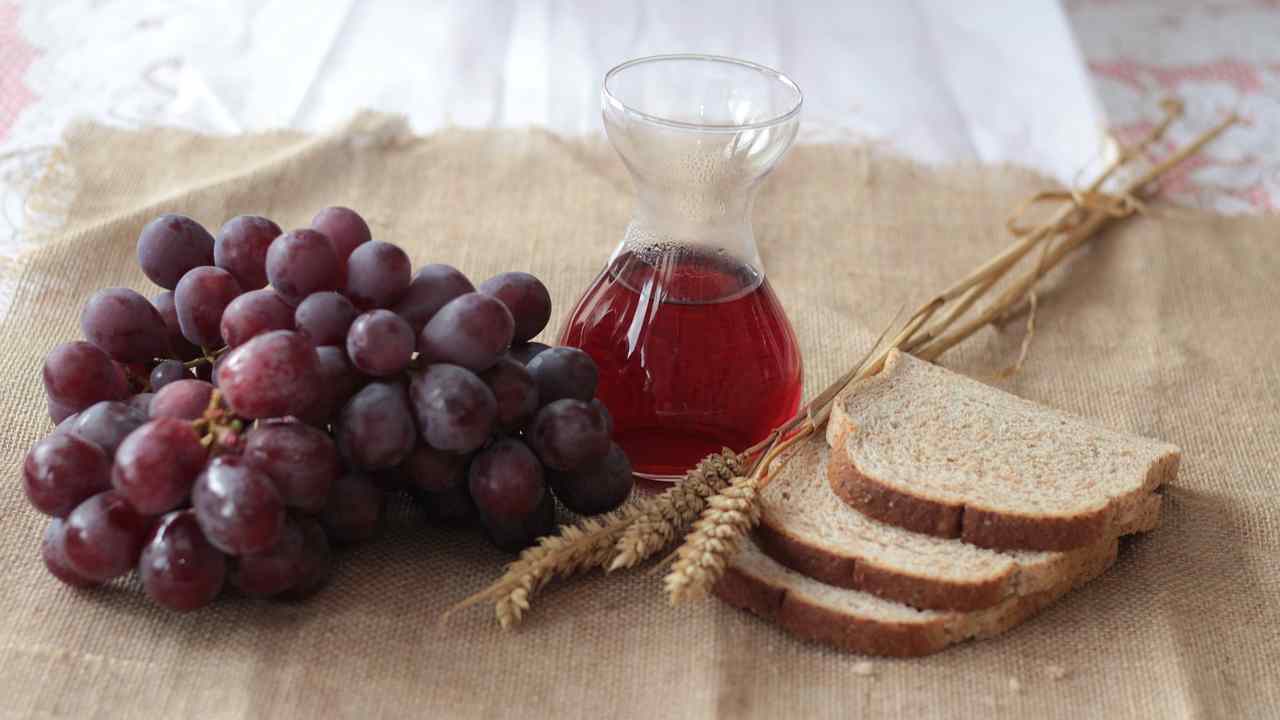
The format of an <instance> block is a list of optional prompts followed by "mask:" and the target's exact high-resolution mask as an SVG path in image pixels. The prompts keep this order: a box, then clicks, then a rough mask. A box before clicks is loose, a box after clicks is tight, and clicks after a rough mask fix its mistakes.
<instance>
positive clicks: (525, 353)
mask: <svg viewBox="0 0 1280 720" xmlns="http://www.w3.org/2000/svg"><path fill="white" fill-rule="evenodd" d="M550 349H551V347H550V346H549V345H543V344H542V343H540V342H527V343H516V344H515V345H512V346H511V349H510V350H508V351H507V354H508V355H510V356H511V358H512V359H514V360H517V361H519V362H521V363H523V364H525V365H528V364H529V361H530V360H532V359H534V358H535V357H536V356H537V355H538V353H540V352H542V351H543V350H550Z"/></svg>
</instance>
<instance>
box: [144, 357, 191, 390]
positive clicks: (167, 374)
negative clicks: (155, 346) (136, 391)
mask: <svg viewBox="0 0 1280 720" xmlns="http://www.w3.org/2000/svg"><path fill="white" fill-rule="evenodd" d="M190 379H192V378H191V371H190V370H187V368H186V366H185V365H183V364H182V361H181V360H164V361H161V362H159V363H156V366H155V367H154V368H151V389H152V390H153V391H155V390H159V389H160V388H162V387H164V386H165V385H168V384H169V383H173V382H177V381H179V380H190Z"/></svg>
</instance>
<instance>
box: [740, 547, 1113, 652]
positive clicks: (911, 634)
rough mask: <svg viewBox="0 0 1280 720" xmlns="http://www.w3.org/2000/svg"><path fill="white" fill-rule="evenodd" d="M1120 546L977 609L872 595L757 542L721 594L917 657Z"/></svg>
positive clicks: (772, 616)
mask: <svg viewBox="0 0 1280 720" xmlns="http://www.w3.org/2000/svg"><path fill="white" fill-rule="evenodd" d="M1115 551H1116V544H1115V543H1110V544H1106V545H1099V546H1096V547H1095V548H1094V551H1093V552H1092V553H1090V554H1089V555H1088V557H1087V558H1085V560H1086V561H1085V562H1083V563H1082V564H1081V565H1080V566H1079V567H1078V569H1077V572H1076V574H1075V575H1073V576H1072V577H1069V578H1063V579H1062V580H1061V581H1060V582H1058V583H1056V584H1054V585H1052V586H1051V587H1048V588H1046V589H1045V590H1043V591H1041V592H1037V593H1033V594H1031V595H1018V596H1014V597H1010V598H1007V599H1005V600H1004V601H1002V602H1000V603H999V604H997V605H995V606H992V607H990V608H986V609H984V610H976V611H972V612H954V611H939V610H917V609H915V608H912V607H909V606H907V605H903V604H901V603H896V602H893V601H890V600H884V599H882V598H879V597H876V596H875V595H872V594H870V593H865V592H862V591H859V590H848V589H845V588H838V587H834V586H832V585H826V584H824V583H821V582H819V581H817V580H814V579H813V578H810V577H806V576H804V575H801V574H800V573H797V572H795V571H793V570H789V569H787V568H786V567H783V566H782V565H781V564H779V563H778V562H776V561H775V560H773V559H772V558H770V557H769V556H768V555H766V554H765V553H764V551H763V550H761V549H760V547H759V546H758V545H757V544H756V543H755V542H754V541H753V540H748V542H747V543H745V547H744V548H743V550H742V551H741V552H739V553H738V555H737V556H736V557H735V558H734V560H733V562H732V563H730V565H729V567H728V568H727V569H726V571H725V574H724V575H723V576H722V577H721V578H720V581H719V582H718V583H716V586H715V594H716V595H717V596H718V597H719V598H720V599H722V600H724V601H725V602H727V603H729V604H730V605H733V606H735V607H739V608H742V609H745V610H748V611H750V612H752V613H754V614H756V615H758V616H760V617H762V618H764V619H766V620H770V621H772V622H775V623H777V624H778V625H780V626H781V627H782V628H783V629H785V630H787V631H789V632H791V633H793V634H795V635H799V636H800V637H803V638H808V639H810V640H817V641H819V642H824V643H827V644H829V645H833V646H835V647H837V648H840V649H842V650H848V651H851V652H857V653H864V654H867V655H886V656H897V657H909V656H918V655H928V654H930V653H935V652H938V651H939V650H942V649H943V648H946V647H947V646H949V645H953V644H955V643H958V642H962V641H964V640H969V639H973V638H986V637H991V636H993V635H997V634H999V633H1002V632H1004V631H1005V630H1008V629H1009V628H1011V627H1013V626H1014V625H1017V624H1018V623H1020V622H1022V621H1023V620H1026V619H1027V618H1029V617H1031V616H1032V615H1034V614H1035V613H1036V612H1038V611H1039V610H1040V609H1042V608H1044V607H1045V606H1047V605H1049V604H1050V603H1052V602H1053V601H1054V600H1056V599H1058V598H1059V597H1061V596H1062V595H1064V594H1066V593H1067V592H1069V591H1070V590H1071V589H1072V588H1074V587H1078V586H1080V585H1083V584H1084V583H1086V582H1088V581H1089V580H1092V579H1093V578H1095V577H1097V576H1098V575H1101V574H1102V573H1103V572H1104V571H1106V569H1107V568H1108V567H1110V566H1111V563H1113V562H1114V561H1115Z"/></svg>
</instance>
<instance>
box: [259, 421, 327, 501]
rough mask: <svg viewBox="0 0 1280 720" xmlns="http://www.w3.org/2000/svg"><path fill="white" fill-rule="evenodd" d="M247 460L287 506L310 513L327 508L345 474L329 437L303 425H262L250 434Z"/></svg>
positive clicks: (295, 423) (322, 432)
mask: <svg viewBox="0 0 1280 720" xmlns="http://www.w3.org/2000/svg"><path fill="white" fill-rule="evenodd" d="M244 459H245V461H246V462H248V463H249V465H251V466H252V467H254V468H255V469H257V470H259V471H261V472H263V473H264V474H266V476H267V477H269V478H271V481H272V482H273V483H274V484H275V487H276V490H277V491H278V492H279V493H280V497H281V498H282V499H283V500H284V503H285V505H288V506H290V507H296V508H298V509H300V510H303V511H305V512H309V513H317V512H320V510H322V509H323V508H324V506H325V498H326V497H328V495H329V488H330V487H332V486H333V483H334V481H335V480H337V478H338V475H339V473H341V472H342V465H341V463H340V462H339V461H338V450H337V448H336V447H335V446H334V444H333V440H331V439H329V435H328V433H326V432H324V431H322V430H317V429H316V428H313V427H311V426H309V425H304V424H302V423H297V422H294V423H273V424H270V425H260V426H259V427H256V428H254V429H253V430H252V431H250V432H249V436H248V438H247V439H246V441H245V445H244Z"/></svg>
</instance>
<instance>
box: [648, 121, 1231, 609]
mask: <svg viewBox="0 0 1280 720" xmlns="http://www.w3.org/2000/svg"><path fill="white" fill-rule="evenodd" d="M1165 113H1166V115H1165V118H1164V119H1163V120H1162V121H1161V122H1160V123H1159V124H1158V125H1156V127H1155V128H1153V129H1152V130H1151V132H1149V133H1148V134H1147V136H1146V137H1145V138H1143V139H1142V140H1141V141H1140V142H1139V143H1138V144H1137V145H1136V146H1134V147H1130V148H1122V149H1121V152H1120V153H1118V155H1117V157H1116V158H1115V159H1114V160H1112V161H1111V162H1110V163H1109V164H1108V165H1107V166H1106V167H1105V168H1104V169H1103V170H1102V172H1101V173H1099V175H1098V177H1097V178H1095V179H1094V181H1093V182H1092V183H1090V185H1089V186H1088V187H1087V188H1086V189H1085V190H1083V191H1080V192H1071V193H1065V192H1053V193H1040V194H1037V195H1035V196H1033V197H1032V198H1030V199H1029V200H1028V201H1027V202H1025V203H1023V205H1022V206H1021V207H1019V208H1018V209H1017V210H1016V211H1015V213H1014V214H1013V215H1012V216H1011V217H1010V219H1009V221H1008V223H1007V226H1008V228H1009V231H1010V233H1011V234H1013V235H1014V236H1015V237H1016V240H1015V241H1014V243H1013V244H1012V245H1011V246H1010V247H1008V248H1006V249H1005V250H1004V251H1003V252H1001V253H1000V254H998V255H996V256H995V257H994V258H992V259H990V260H988V261H987V262H985V263H983V264H982V265H980V266H979V267H978V268H977V269H975V270H974V271H973V272H971V273H970V274H969V275H968V276H967V277H965V278H964V279H963V280H961V281H960V282H958V283H956V284H955V285H953V286H951V287H950V288H947V289H946V290H944V291H943V292H941V293H939V294H938V295H935V296H934V297H932V298H931V299H930V300H929V301H928V302H926V303H924V304H923V305H921V306H920V307H919V308H918V309H917V310H916V311H915V313H914V314H912V315H911V317H910V318H908V320H907V321H906V323H904V325H903V327H902V329H901V330H900V331H899V332H898V334H897V335H895V336H894V338H893V340H892V341H891V342H890V343H889V344H888V345H887V346H886V347H884V348H883V349H882V350H880V351H879V352H878V353H877V352H875V347H876V346H878V345H879V341H877V343H876V346H873V347H872V355H873V359H872V360H871V361H870V362H868V361H867V358H863V359H862V360H861V361H860V362H859V363H858V364H857V365H856V366H855V367H854V369H853V370H852V371H850V373H849V374H848V375H846V377H845V378H841V380H842V381H844V382H841V383H839V384H840V387H841V388H843V387H845V386H846V385H850V384H852V383H854V382H857V381H858V380H862V379H865V378H867V377H870V376H871V375H874V374H876V373H878V372H880V370H881V369H882V368H883V367H884V362H885V360H886V359H887V358H888V356H889V353H890V352H892V351H894V350H902V351H905V352H911V353H913V354H915V355H917V356H918V357H920V358H922V359H925V360H929V361H931V362H932V361H934V360H937V359H938V357H939V356H941V355H942V354H943V353H944V352H946V351H947V350H949V349H950V348H952V347H954V346H955V345H956V344H958V343H959V342H961V341H963V340H964V339H966V338H968V337H970V336H971V335H973V334H974V333H975V332H977V331H978V330H980V329H982V328H983V327H986V326H987V325H989V324H992V323H994V322H997V321H998V320H999V319H1000V318H1001V317H1004V316H1006V315H1007V314H1008V313H1009V312H1010V311H1011V310H1013V309H1014V308H1015V307H1016V306H1018V305H1019V304H1020V303H1021V302H1022V301H1023V299H1024V298H1029V300H1030V303H1031V306H1032V308H1033V309H1034V307H1035V304H1036V302H1035V298H1034V295H1033V294H1032V293H1033V288H1034V287H1035V284H1036V283H1037V282H1038V281H1039V280H1040V279H1041V278H1042V277H1044V276H1045V275H1046V274H1047V273H1048V272H1049V271H1050V270H1052V269H1053V268H1054V267H1056V266H1057V265H1058V264H1059V263H1061V262H1062V260H1063V259H1064V258H1066V257H1067V256H1068V255H1069V254H1070V253H1071V252H1072V251H1073V250H1075V249H1077V248H1079V247H1080V246H1082V245H1084V244H1085V243H1086V242H1088V241H1089V240H1091V239H1093V238H1094V237H1095V236H1096V235H1097V233H1098V231H1099V230H1100V229H1101V228H1102V227H1103V226H1104V225H1106V224H1107V223H1108V222H1109V221H1111V220H1115V219H1119V218H1124V217H1128V216H1129V215H1132V214H1133V213H1134V212H1137V211H1138V210H1140V209H1141V208H1142V203H1141V202H1140V201H1139V200H1138V199H1137V197H1136V194H1138V193H1141V192H1142V191H1143V189H1144V188H1146V187H1147V186H1148V185H1150V184H1151V183H1152V182H1153V181H1154V180H1156V179H1158V178H1159V177H1160V176H1161V175H1163V174H1164V173H1165V172H1167V171H1168V170H1169V169H1170V168H1172V167H1174V166H1175V165H1177V164H1178V163H1180V162H1182V161H1183V160H1185V159H1186V158H1188V157H1190V156H1191V155H1192V154H1194V153H1196V152H1198V151H1199V150H1200V148H1202V147H1204V145H1206V144H1207V143H1209V142H1210V141H1212V140H1213V139H1214V138H1215V137H1217V136H1218V135H1219V134H1221V133H1222V132H1223V131H1225V130H1226V129H1227V128H1228V127H1230V126H1231V125H1232V124H1234V123H1235V122H1236V120H1237V118H1236V117H1235V116H1234V115H1233V116H1230V117H1228V118H1226V119H1225V120H1224V121H1223V122H1221V123H1219V124H1218V125H1216V126H1215V127H1213V128H1212V129H1210V130H1209V131H1207V132H1205V133H1203V134H1202V135H1201V136H1200V137H1198V138H1197V139H1196V140H1195V141H1193V142H1192V143H1190V144H1189V145H1188V146H1186V147H1184V148H1182V149H1181V150H1179V151H1178V152H1176V153H1174V154H1173V155H1171V156H1170V157H1169V158H1167V159H1165V160H1164V161H1162V162H1160V163H1158V164H1156V165H1155V166H1153V167H1152V168H1150V169H1148V170H1147V171H1146V172H1144V173H1142V174H1140V175H1138V176H1137V177H1136V178H1134V179H1132V180H1130V181H1129V182H1128V183H1125V184H1124V186H1123V188H1122V189H1121V190H1120V192H1119V193H1118V194H1115V195H1111V194H1107V193H1104V192H1102V187H1103V185H1104V184H1105V183H1106V181H1107V180H1109V179H1110V178H1111V177H1112V176H1113V175H1114V174H1115V172H1116V171H1117V170H1118V169H1119V168H1121V167H1122V166H1124V165H1125V164H1127V163H1128V162H1129V161H1131V160H1132V159H1133V158H1135V157H1137V156H1138V155H1139V154H1140V153H1141V152H1143V151H1144V150H1145V149H1146V148H1147V147H1148V146H1150V145H1151V144H1152V143H1154V142H1155V141H1157V140H1158V139H1159V138H1160V137H1162V136H1163V135H1164V133H1165V131H1166V130H1167V129H1168V128H1169V126H1170V125H1171V124H1172V123H1173V121H1174V120H1175V119H1176V118H1177V117H1178V116H1179V115H1181V113H1182V106H1181V105H1180V104H1176V103H1173V104H1167V105H1166V106H1165ZM1045 200H1056V201H1062V202H1063V203H1064V204H1063V207H1061V208H1059V209H1058V211H1057V212H1056V213H1055V214H1054V215H1053V216H1052V217H1051V218H1050V219H1049V220H1048V221H1046V222H1044V223H1042V224H1040V225H1039V226H1036V227H1034V228H1022V227H1020V226H1018V225H1017V220H1018V218H1019V217H1020V216H1021V215H1022V213H1023V212H1024V211H1025V210H1026V209H1027V208H1029V207H1030V206H1031V205H1033V204H1035V203H1037V202H1042V201H1045ZM1037 247H1039V248H1041V254H1040V257H1039V260H1038V262H1036V263H1035V265H1034V266H1033V267H1032V268H1031V269H1030V270H1028V271H1026V272H1024V273H1022V274H1021V275H1018V276H1016V277H1015V278H1014V279H1013V280H1012V282H1011V283H1010V284H1009V286H1008V287H1007V288H1006V289H1005V290H1004V291H1003V292H1001V293H1000V294H999V295H998V296H997V297H996V299H995V300H994V301H993V302H992V303H990V304H989V305H988V306H987V307H986V308H984V309H983V310H982V311H981V312H979V313H977V315H976V316H975V317H973V318H971V319H968V320H965V321H964V322H961V319H962V318H964V317H965V316H966V313H968V312H969V310H970V309H972V308H973V307H974V306H975V305H976V303H977V301H978V300H979V299H981V298H982V297H983V296H984V295H985V294H986V293H987V292H989V291H990V290H991V289H992V288H994V287H995V286H996V285H997V284H999V282H1000V281H1001V280H1003V279H1005V278H1006V277H1007V276H1009V275H1010V273H1011V271H1012V269H1013V268H1014V267H1016V266H1017V265H1018V264H1019V262H1020V261H1021V260H1022V259H1023V258H1024V257H1025V256H1026V255H1027V254H1029V253H1030V252H1031V251H1032V250H1033V249H1035V248H1037ZM944 308H945V311H944ZM939 312H941V315H939ZM935 316H936V317H937V319H936V320H934V322H933V324H932V325H931V326H929V328H928V329H927V330H926V329H924V328H925V325H926V323H928V322H929V321H930V320H931V319H933V318H934V317H935ZM957 325H958V327H957ZM1034 328H1035V325H1034V315H1032V316H1031V318H1030V319H1029V320H1028V333H1030V332H1034ZM882 337H883V336H882ZM1029 339H1030V335H1029V334H1028V337H1027V338H1025V339H1024V343H1023V346H1022V348H1021V350H1020V352H1019V358H1018V362H1017V363H1016V365H1015V366H1014V367H1020V366H1021V365H1022V362H1023V361H1024V360H1025V359H1026V352H1027V348H1028V344H1027V343H1028V342H1029ZM846 378H847V379H846ZM838 391H839V389H837V393H838ZM828 392H830V391H829V390H828ZM828 392H824V393H823V394H822V396H820V398H819V399H820V400H822V401H823V403H822V405H821V406H817V407H816V406H815V404H814V403H810V404H809V405H808V406H806V409H805V410H804V411H803V412H804V413H805V415H806V417H799V416H798V417H797V418H796V419H793V420H792V422H791V423H790V425H789V426H784V428H789V427H794V426H795V425H796V424H798V423H800V422H802V421H805V422H806V424H805V425H804V427H802V429H801V430H800V431H798V432H796V433H795V434H794V435H792V436H790V437H789V438H788V440H787V441H786V442H783V443H779V442H778V438H780V437H782V436H784V435H785V434H786V432H787V430H786V429H784V430H783V432H782V433H778V434H775V436H774V439H773V442H772V446H771V449H769V450H768V451H767V454H766V456H765V459H764V461H763V462H761V463H760V465H759V466H758V468H759V469H758V470H757V471H756V472H755V473H753V474H752V475H751V476H750V477H744V478H738V479H735V480H734V482H733V483H732V484H730V486H729V487H728V488H726V489H725V490H724V491H723V492H721V493H720V494H718V495H715V496H712V497H711V498H709V499H708V500H707V509H706V510H705V511H704V512H703V514H702V516H701V517H700V518H699V519H698V521H697V522H696V523H694V525H693V529H692V531H691V532H690V533H689V535H688V536H686V538H685V541H684V543H683V544H682V545H681V547H680V548H679V549H678V550H677V551H676V553H675V557H676V561H675V563H674V564H673V565H672V568H671V571H670V572H669V573H668V574H667V576H666V578H665V581H664V584H665V587H666V591H667V595H668V597H669V599H670V600H671V602H672V603H673V604H675V603H678V602H681V601H683V600H688V599H693V598H699V597H703V596H705V595H706V594H707V593H708V592H709V591H710V590H711V588H712V587H713V586H714V585H715V583H716V582H717V581H718V580H719V579H720V576H721V575H723V574H724V570H725V568H727V567H728V565H729V562H730V561H732V559H733V556H734V555H735V554H736V553H737V551H738V549H739V548H740V547H741V546H742V543H743V542H744V541H745V539H746V536H747V533H749V532H750V531H751V529H752V528H754V527H755V525H756V524H757V523H758V522H759V519H760V508H759V498H760V494H759V491H760V490H761V489H762V488H763V487H764V485H765V484H767V483H768V481H769V480H770V479H771V477H772V476H773V475H775V474H776V473H777V472H778V471H779V470H780V467H781V465H783V464H785V460H784V461H783V462H781V463H774V462H773V460H774V458H775V457H776V456H777V455H778V454H779V453H780V452H781V451H782V450H783V449H784V448H785V447H786V446H788V445H790V444H791V443H793V442H795V441H796V440H798V439H799V438H800V437H803V436H805V435H808V434H811V433H812V432H814V431H815V430H816V429H817V427H819V426H821V424H822V423H824V422H825V421H826V419H827V417H828V416H829V414H830V409H831V404H832V402H833V400H834V395H835V394H836V393H831V396H830V397H828Z"/></svg>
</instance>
